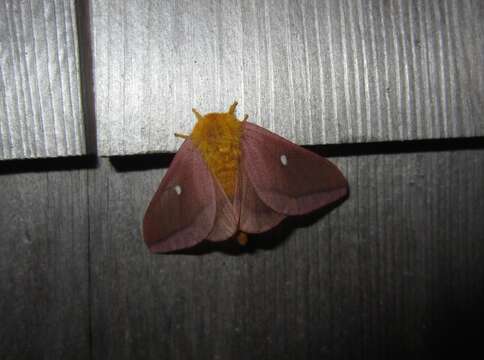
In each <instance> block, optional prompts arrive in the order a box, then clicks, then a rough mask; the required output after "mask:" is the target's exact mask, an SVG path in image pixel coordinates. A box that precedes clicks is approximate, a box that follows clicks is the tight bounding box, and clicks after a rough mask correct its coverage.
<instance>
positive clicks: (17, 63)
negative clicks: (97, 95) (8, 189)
mask: <svg viewBox="0 0 484 360" xmlns="http://www.w3.org/2000/svg"><path fill="white" fill-rule="evenodd" d="M76 22H77V17H76V12H75V1H74V0H68V1H64V0H47V1H33V0H27V1H13V0H6V1H1V2H0V160H3V159H19V158H42V157H57V156H68V155H81V154H84V153H85V152H86V139H85V137H84V133H85V129H84V122H83V116H82V114H83V111H82V106H81V90H80V89H81V85H80V72H79V57H78V41H77V35H78V34H77V24H76Z"/></svg>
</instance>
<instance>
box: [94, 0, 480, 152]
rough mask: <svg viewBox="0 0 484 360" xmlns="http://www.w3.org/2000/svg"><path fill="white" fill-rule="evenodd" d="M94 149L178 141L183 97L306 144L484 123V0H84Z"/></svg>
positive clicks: (184, 117) (187, 104)
mask: <svg viewBox="0 0 484 360" xmlns="http://www.w3.org/2000/svg"><path fill="white" fill-rule="evenodd" d="M91 19H92V36H93V67H94V68H93V73H94V89H95V94H96V97H95V112H96V118H97V124H98V141H97V143H98V150H99V153H100V154H101V155H124V154H137V153H149V152H160V151H174V150H175V149H177V148H178V146H179V144H180V142H179V141H178V140H177V139H175V137H174V136H173V133H174V132H175V131H178V132H184V133H188V132H189V131H190V130H191V128H192V126H193V123H194V121H195V120H194V117H193V116H192V114H191V112H190V109H191V108H192V107H197V108H198V109H199V110H200V111H201V112H213V111H223V110H226V108H227V107H228V105H229V104H230V103H231V102H232V101H233V100H234V99H237V100H239V102H240V111H239V115H240V116H243V114H244V113H248V114H249V115H250V118H251V119H252V121H255V122H256V123H259V124H262V125H264V126H265V127H267V128H269V129H271V130H274V131H276V132H277V133H279V134H281V135H283V136H284V137H287V138H289V139H291V140H294V141H296V142H298V143H300V144H328V143H354V142H371V141H392V140H409V139H410V140H412V139H428V138H452V137H470V136H476V135H481V136H482V135H483V134H484V121H483V120H482V119H483V117H482V114H483V109H484V71H482V69H483V67H484V27H483V24H484V21H483V19H484V3H483V2H482V1H480V0H462V1H455V0H444V1H441V0H430V1H417V0H412V1H404V0H395V1H393V0H392V1H384V0H369V1H363V0H356V1H353V0H344V1H339V0H322V1H316V0H297V1H289V0H284V1H272V0H264V1H256V0H250V1H240V0H229V1H218V0H203V1H193V0H187V1H175V0H173V1H158V0H150V1H148V2H135V1H127V0H124V1H113V0H111V1H104V0H92V1H91Z"/></svg>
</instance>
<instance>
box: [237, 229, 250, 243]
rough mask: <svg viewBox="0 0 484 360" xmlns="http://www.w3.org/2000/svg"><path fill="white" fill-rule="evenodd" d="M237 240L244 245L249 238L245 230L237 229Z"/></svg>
mask: <svg viewBox="0 0 484 360" xmlns="http://www.w3.org/2000/svg"><path fill="white" fill-rule="evenodd" d="M237 241H238V242H239V244H240V245H242V246H245V245H247V243H248V242H249V238H248V237H247V234H246V233H245V232H242V231H239V232H238V233H237Z"/></svg>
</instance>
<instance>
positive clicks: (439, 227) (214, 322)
mask: <svg viewBox="0 0 484 360" xmlns="http://www.w3.org/2000/svg"><path fill="white" fill-rule="evenodd" d="M361 151H364V149H363V148H361ZM169 160H170V157H169V156H162V157H160V156H158V157H140V158H124V159H123V158H115V159H113V160H112V162H110V161H108V160H107V159H102V160H101V163H100V168H99V169H95V170H89V180H88V182H89V185H90V186H89V199H90V204H89V206H90V208H89V211H90V219H91V222H90V239H91V240H90V254H91V281H92V283H91V288H92V293H91V304H92V335H93V336H92V341H93V342H92V354H93V358H94V359H106V358H113V359H134V358H143V359H159V358H166V359H275V358H277V359H295V358H304V359H321V358H334V359H343V358H345V359H374V358H379V359H388V358H392V359H393V358H397V359H398V358H401V359H408V358H412V359H419V358H429V357H433V356H435V357H437V356H441V355H449V354H451V355H455V356H457V355H459V356H461V355H463V354H473V353H472V351H474V350H475V351H477V352H478V353H481V354H482V348H481V346H480V343H479V340H478V334H479V332H474V330H475V329H474V327H475V326H477V325H478V324H480V323H481V322H482V321H483V320H484V314H483V312H482V301H483V300H484V287H483V285H482V284H483V283H484V267H483V266H482V264H483V263H484V235H483V234H484V223H483V222H482V216H483V214H484V187H483V186H482V183H483V181H484V150H461V151H438V152H418V153H406V154H386V155H380V154H375V155H372V154H369V155H362V156H346V157H340V158H333V159H332V160H333V161H335V162H336V163H337V164H338V165H339V166H340V168H341V169H342V171H343V173H345V174H346V176H347V178H348V180H349V184H350V191H351V194H350V197H349V199H348V200H346V201H345V202H344V203H343V204H341V205H340V206H338V207H336V208H334V209H332V210H331V211H322V212H318V213H316V214H314V215H311V216H308V217H301V218H292V219H291V220H290V221H286V222H284V223H283V224H282V226H281V227H278V228H276V229H275V230H274V231H271V232H270V233H267V234H265V235H259V236H254V237H252V238H251V240H250V241H251V242H250V246H249V248H248V249H247V250H246V251H242V252H240V249H239V248H238V245H236V244H235V242H229V243H225V244H223V245H221V246H219V247H206V246H205V247H203V246H202V247H199V248H198V249H195V250H193V251H192V252H191V253H190V252H188V253H182V254H171V255H155V254H150V253H149V251H148V250H147V248H146V247H145V245H144V243H143V241H142V239H141V233H140V224H141V219H142V216H143V212H144V210H145V208H146V206H147V204H148V201H149V199H150V197H151V196H152V195H153V193H154V191H155V189H156V187H157V186H158V184H159V181H160V179H161V175H162V171H161V170H159V169H153V167H158V166H159V165H157V164H163V163H164V164H165V165H166V162H167V161H169Z"/></svg>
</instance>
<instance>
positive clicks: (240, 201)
mask: <svg viewBox="0 0 484 360" xmlns="http://www.w3.org/2000/svg"><path fill="white" fill-rule="evenodd" d="M236 194H237V196H236V197H235V208H236V209H237V211H238V213H239V214H240V218H239V229H240V230H241V231H243V232H246V233H251V234H255V233H261V232H264V231H267V230H269V229H271V228H273V227H274V226H276V225H277V224H279V223H280V222H281V221H282V220H283V219H284V218H285V217H286V215H284V214H280V213H278V212H275V211H274V210H272V209H271V208H270V207H269V206H267V205H266V204H265V203H264V202H263V201H262V200H261V199H260V198H259V196H258V195H257V193H256V192H255V189H254V187H253V186H252V184H251V182H250V181H249V179H248V177H247V173H246V170H245V169H244V168H243V166H242V167H241V169H240V171H239V181H238V183H237V192H236Z"/></svg>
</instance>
